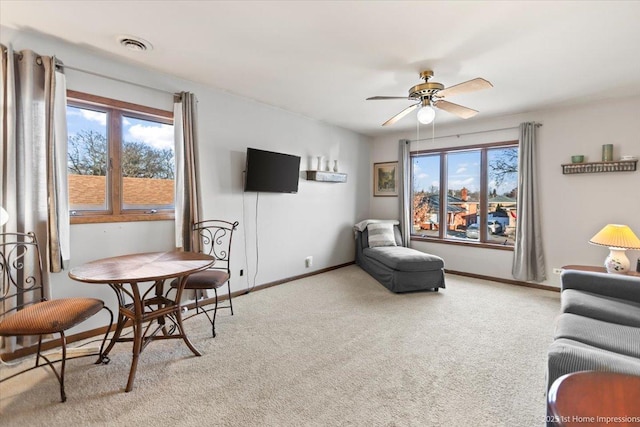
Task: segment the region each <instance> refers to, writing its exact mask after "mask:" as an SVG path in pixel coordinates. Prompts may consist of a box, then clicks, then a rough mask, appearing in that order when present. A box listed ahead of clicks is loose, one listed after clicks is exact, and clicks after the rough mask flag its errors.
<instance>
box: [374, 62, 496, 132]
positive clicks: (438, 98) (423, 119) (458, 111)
mask: <svg viewBox="0 0 640 427" xmlns="http://www.w3.org/2000/svg"><path fill="white" fill-rule="evenodd" d="M431 77H433V71H432V70H425V71H423V72H421V73H420V78H421V79H423V80H424V83H420V84H419V85H416V86H414V87H412V88H411V89H409V96H408V97H406V96H372V97H371V98H367V101H370V100H385V99H408V100H410V101H418V102H417V103H416V104H413V105H411V106H409V107H407V108H405V109H404V110H402V111H400V112H399V113H398V114H396V115H395V116H393V117H391V118H390V119H389V120H387V121H386V122H384V123H383V124H382V126H387V125H392V124H394V123H395V122H397V121H398V120H400V119H401V118H403V117H404V116H406V115H407V114H409V113H410V112H412V111H413V110H415V109H416V108H418V107H422V108H420V110H419V111H418V121H420V123H423V124H429V123H431V122H432V121H433V119H434V118H435V116H436V111H435V110H434V109H433V107H436V108H439V109H441V110H444V111H446V112H448V113H451V114H455V115H456V116H458V117H461V118H463V119H468V118H469V117H473V116H475V115H476V114H478V111H476V110H473V109H471V108H468V107H463V106H462V105H458V104H454V103H452V102H449V101H445V100H444V98H446V97H449V96H453V95H459V94H461V93H468V92H474V91H476V90H481V89H488V88H490V87H493V85H492V84H491V83H490V82H489V81H487V80H485V79H483V78H480V77H478V78H476V79H473V80H468V81H466V82H463V83H459V84H457V85H454V86H450V87H448V88H445V87H444V85H443V84H442V83H437V82H430V81H429V79H430V78H431Z"/></svg>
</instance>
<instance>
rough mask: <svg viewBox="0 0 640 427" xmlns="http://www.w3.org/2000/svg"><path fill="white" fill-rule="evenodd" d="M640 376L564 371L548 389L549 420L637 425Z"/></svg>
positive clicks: (573, 425)
mask: <svg viewBox="0 0 640 427" xmlns="http://www.w3.org/2000/svg"><path fill="white" fill-rule="evenodd" d="M638 402H640V377H638V376H633V375H624V374H617V373H612V372H596V371H583V372H574V373H571V374H567V375H563V376H561V377H560V378H558V379H557V380H555V381H554V383H553V385H551V388H550V389H549V398H548V402H547V404H548V408H549V415H548V421H549V424H551V425H555V426H560V427H577V426H581V427H582V426H590V427H598V426H603V427H604V426H612V425H615V426H618V427H623V426H629V427H631V426H638V425H640V405H639V404H638Z"/></svg>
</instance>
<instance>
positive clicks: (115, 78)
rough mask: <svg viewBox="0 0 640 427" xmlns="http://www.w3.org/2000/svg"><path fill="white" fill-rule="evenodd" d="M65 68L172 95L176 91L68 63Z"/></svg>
mask: <svg viewBox="0 0 640 427" xmlns="http://www.w3.org/2000/svg"><path fill="white" fill-rule="evenodd" d="M63 68H68V69H69V70H73V71H79V72H81V73H85V74H91V75H94V76H97V77H102V78H105V79H109V80H113V81H116V82H120V83H126V84H129V85H133V86H138V87H141V88H144V89H151V90H155V91H156V92H163V93H168V94H171V95H175V92H170V91H168V90H165V89H159V88H157V87H153V86H147V85H143V84H141V83H135V82H131V81H128V80H123V79H119V78H117V77H111V76H107V75H105V74H100V73H96V72H95V71H89V70H83V69H82V68H77V67H72V66H70V65H66V64H65V65H63Z"/></svg>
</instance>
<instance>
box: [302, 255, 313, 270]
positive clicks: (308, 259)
mask: <svg viewBox="0 0 640 427" xmlns="http://www.w3.org/2000/svg"><path fill="white" fill-rule="evenodd" d="M312 265H313V257H312V256H308V257H306V258H305V259H304V266H305V267H306V268H309V267H311V266H312Z"/></svg>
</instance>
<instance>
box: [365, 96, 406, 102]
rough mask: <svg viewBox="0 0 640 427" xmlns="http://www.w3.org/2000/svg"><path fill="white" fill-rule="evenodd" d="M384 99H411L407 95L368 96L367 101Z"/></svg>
mask: <svg viewBox="0 0 640 427" xmlns="http://www.w3.org/2000/svg"><path fill="white" fill-rule="evenodd" d="M384 99H410V98H408V97H406V96H372V97H371V98H367V101H379V100H384Z"/></svg>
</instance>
